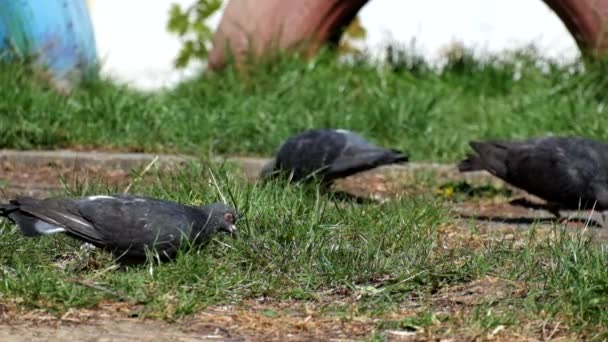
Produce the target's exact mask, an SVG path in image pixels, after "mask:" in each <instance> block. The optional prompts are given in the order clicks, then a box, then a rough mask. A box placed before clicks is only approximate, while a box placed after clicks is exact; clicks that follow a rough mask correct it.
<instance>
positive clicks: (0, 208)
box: [0, 203, 19, 217]
mask: <svg viewBox="0 0 608 342" xmlns="http://www.w3.org/2000/svg"><path fill="white" fill-rule="evenodd" d="M17 209H19V207H18V206H16V205H14V204H10V203H9V204H0V216H3V217H8V214H10V213H12V212H13V211H15V210H17Z"/></svg>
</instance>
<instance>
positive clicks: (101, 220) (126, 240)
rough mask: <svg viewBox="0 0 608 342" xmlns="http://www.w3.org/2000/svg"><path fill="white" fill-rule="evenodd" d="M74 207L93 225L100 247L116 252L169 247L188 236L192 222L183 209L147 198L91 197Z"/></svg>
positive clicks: (180, 206)
mask: <svg viewBox="0 0 608 342" xmlns="http://www.w3.org/2000/svg"><path fill="white" fill-rule="evenodd" d="M77 206H78V211H79V213H80V214H81V215H82V216H83V217H84V218H86V219H87V220H88V221H90V222H93V223H94V227H95V230H96V231H97V232H98V233H99V235H100V236H101V237H102V240H103V243H104V245H106V246H108V247H110V248H117V249H128V248H131V247H132V246H152V245H163V244H173V243H175V242H176V241H177V240H179V239H181V238H182V236H181V235H182V234H186V235H187V234H189V229H191V224H192V223H191V222H190V221H194V220H193V219H189V217H188V211H187V210H186V209H185V208H186V206H182V205H180V204H178V203H173V202H168V201H161V200H157V199H152V198H147V197H139V196H122V195H116V196H91V197H86V198H83V199H81V200H79V201H78V202H77ZM78 233H80V232H76V233H75V234H78Z"/></svg>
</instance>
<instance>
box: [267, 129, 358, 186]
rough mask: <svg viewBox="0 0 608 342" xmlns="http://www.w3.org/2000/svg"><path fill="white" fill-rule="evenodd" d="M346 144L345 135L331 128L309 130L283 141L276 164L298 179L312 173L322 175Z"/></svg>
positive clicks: (294, 178) (295, 179)
mask: <svg viewBox="0 0 608 342" xmlns="http://www.w3.org/2000/svg"><path fill="white" fill-rule="evenodd" d="M345 146H346V137H345V136H344V135H342V134H338V133H336V132H334V131H333V130H310V131H306V132H304V133H302V134H299V135H297V136H294V137H291V138H289V139H287V140H286V141H285V143H284V144H283V145H282V147H281V149H280V150H279V153H278V155H277V160H276V166H277V168H278V169H280V170H282V171H287V172H291V173H292V179H293V180H294V181H298V180H301V179H304V178H307V177H310V176H312V175H319V176H323V175H324V174H325V172H326V170H327V168H328V167H329V166H330V165H331V164H332V163H333V161H334V160H335V159H336V158H337V157H338V156H339V155H340V153H341V151H342V150H343V149H344V147H345Z"/></svg>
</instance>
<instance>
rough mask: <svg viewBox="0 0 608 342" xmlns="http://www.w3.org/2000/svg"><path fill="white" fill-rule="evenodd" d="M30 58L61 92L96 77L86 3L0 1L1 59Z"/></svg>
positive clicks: (82, 0)
mask: <svg viewBox="0 0 608 342" xmlns="http://www.w3.org/2000/svg"><path fill="white" fill-rule="evenodd" d="M24 57H25V58H31V59H32V60H33V61H34V62H35V63H36V66H38V67H40V68H39V70H43V71H44V72H45V73H46V72H48V76H50V80H51V81H52V83H53V84H54V85H56V86H58V87H59V88H65V87H67V88H68V89H70V88H71V87H72V86H74V85H75V84H77V83H78V82H80V81H82V80H83V79H87V78H91V77H95V76H96V75H97V51H96V48H95V37H94V33H93V27H92V24H91V19H90V17H89V12H88V8H87V3H86V0H0V59H5V60H7V59H8V60H11V59H13V60H14V59H22V58H24Z"/></svg>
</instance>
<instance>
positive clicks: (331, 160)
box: [260, 129, 408, 184]
mask: <svg viewBox="0 0 608 342" xmlns="http://www.w3.org/2000/svg"><path fill="white" fill-rule="evenodd" d="M406 161H408V155H407V153H404V152H401V151H398V150H393V149H385V148H382V147H378V146H375V145H373V144H372V143H370V142H369V141H367V140H366V139H365V138H363V137H362V136H360V135H359V134H356V133H353V132H351V131H348V130H343V129H311V130H307V131H304V132H302V133H300V134H297V135H295V136H292V137H290V138H288V139H287V140H286V141H285V142H284V143H283V144H282V145H281V146H280V147H279V149H278V152H277V155H276V157H275V158H274V159H273V160H271V161H270V162H268V163H267V164H266V165H265V166H264V168H263V169H262V172H261V174H260V177H261V178H262V179H269V178H272V177H273V176H277V175H279V174H288V175H289V179H290V180H291V181H293V182H300V181H309V180H312V179H314V178H318V179H320V180H321V181H322V183H324V184H329V183H331V182H333V181H334V180H336V179H338V178H343V177H348V176H350V175H353V174H356V173H358V172H362V171H366V170H370V169H373V168H376V167H378V166H382V165H388V164H394V163H402V162H406Z"/></svg>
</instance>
